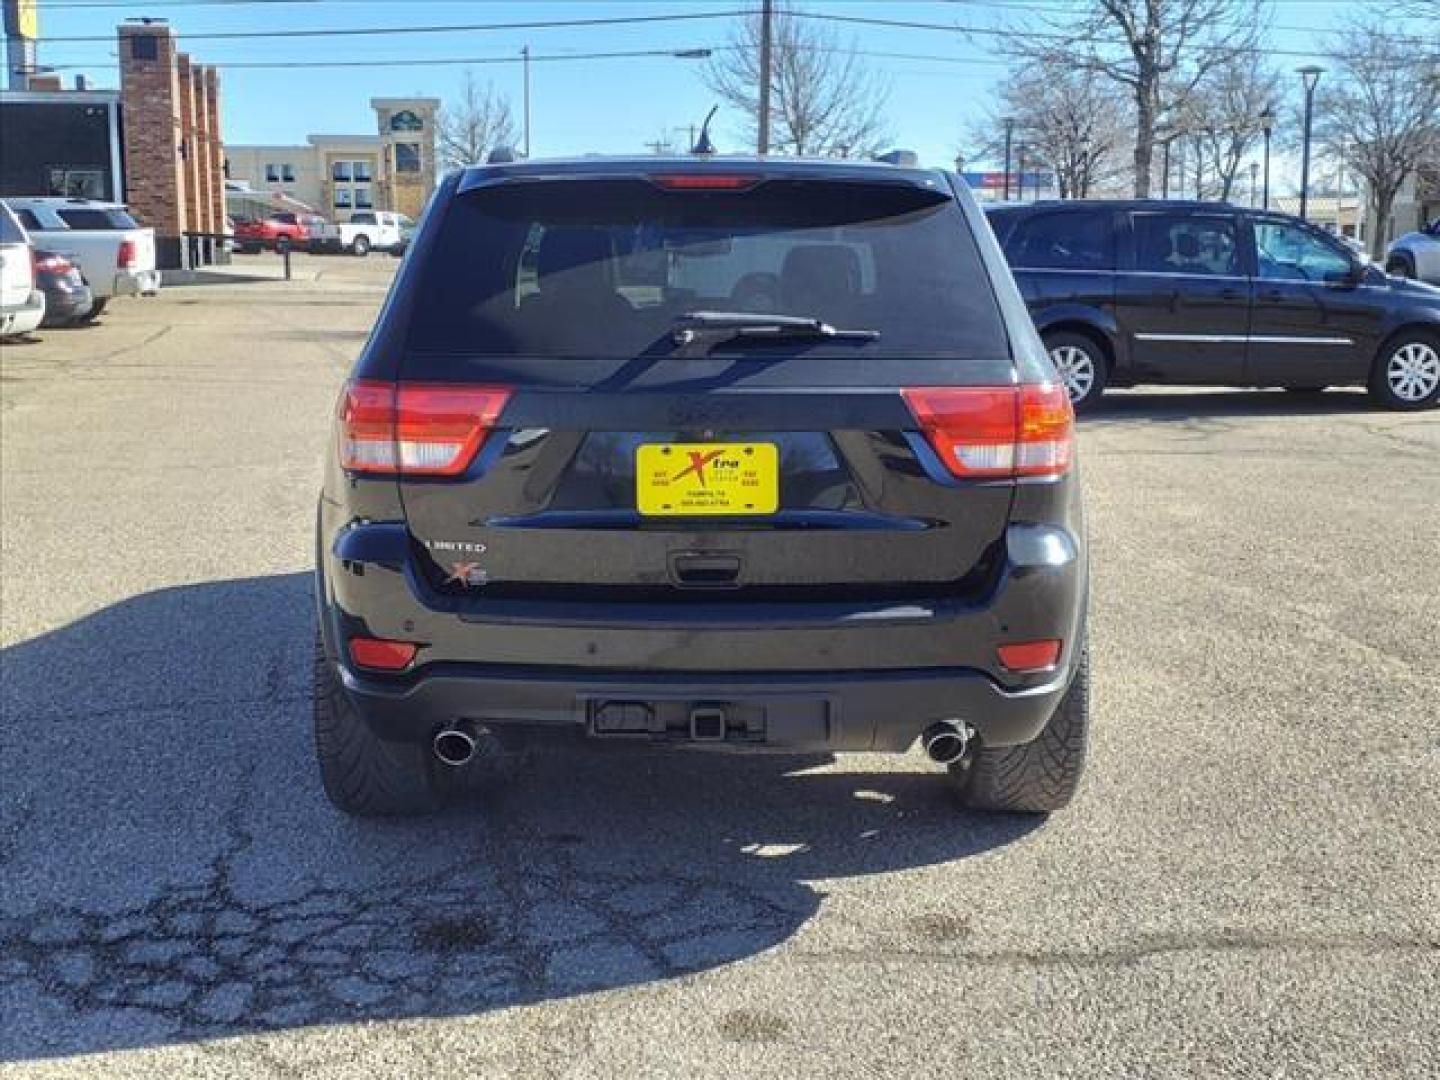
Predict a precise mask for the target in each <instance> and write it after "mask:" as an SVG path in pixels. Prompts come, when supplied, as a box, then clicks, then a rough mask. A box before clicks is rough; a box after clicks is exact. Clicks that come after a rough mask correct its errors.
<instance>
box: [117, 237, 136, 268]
mask: <svg viewBox="0 0 1440 1080" xmlns="http://www.w3.org/2000/svg"><path fill="white" fill-rule="evenodd" d="M139 261H140V249H139V247H138V246H137V245H136V243H135V241H134V240H121V241H120V247H119V250H117V251H116V252H115V265H116V267H118V268H119V269H121V270H133V269H135V264H136V263H138V262H139Z"/></svg>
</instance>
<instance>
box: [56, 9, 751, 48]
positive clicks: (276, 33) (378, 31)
mask: <svg viewBox="0 0 1440 1080" xmlns="http://www.w3.org/2000/svg"><path fill="white" fill-rule="evenodd" d="M93 2H95V3H100V2H103V0H93ZM190 2H196V0H190ZM249 2H252V3H253V2H254V0H249ZM269 2H271V3H278V2H280V0H269ZM751 14H754V12H752V11H749V10H732V11H687V12H683V13H682V12H671V13H668V14H665V15H613V16H605V17H596V18H587V19H528V20H525V21H523V22H497V23H452V24H448V25H441V26H414V25H410V26H339V27H327V28H325V29H318V28H316V29H308V28H307V29H290V30H211V31H204V32H201V33H197V34H184V35H182V36H183V37H184V39H185V40H186V41H243V40H257V39H262V38H263V39H274V38H328V37H376V36H382V35H383V36H387V37H393V36H396V35H399V34H463V33H473V32H485V31H503V30H558V29H576V28H585V27H592V28H593V27H597V26H637V25H648V24H654V23H676V22H699V21H701V20H703V19H733V18H737V17H740V16H745V15H751ZM41 40H42V43H54V44H60V43H68V42H82V41H83V42H101V41H103V42H111V41H114V40H115V35H113V34H72V35H68V36H66V35H59V36H56V37H46V38H42V39H41Z"/></svg>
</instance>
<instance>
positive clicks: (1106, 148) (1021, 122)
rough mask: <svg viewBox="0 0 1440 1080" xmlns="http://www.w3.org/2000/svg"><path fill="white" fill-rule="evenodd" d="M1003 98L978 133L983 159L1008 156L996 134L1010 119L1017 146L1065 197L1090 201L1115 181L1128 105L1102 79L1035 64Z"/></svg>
mask: <svg viewBox="0 0 1440 1080" xmlns="http://www.w3.org/2000/svg"><path fill="white" fill-rule="evenodd" d="M998 98H999V102H998V105H999V108H998V109H997V110H996V111H995V112H994V113H992V115H991V116H990V118H989V119H988V120H986V121H985V123H984V127H983V129H982V128H977V129H976V131H975V135H976V136H977V137H976V139H975V140H974V141H975V143H976V144H978V146H979V149H980V151H981V156H983V157H988V158H994V159H998V158H999V157H1000V156H1001V155H1003V154H1004V149H1003V144H1002V143H1001V142H1000V141H999V140H998V138H997V137H996V133H997V132H999V131H1000V130H1001V129H1002V127H1003V124H1004V120H1003V119H1002V117H1009V118H1011V119H1013V120H1014V121H1015V128H1014V134H1015V139H1016V141H1017V143H1024V144H1025V146H1026V147H1027V150H1028V152H1029V153H1030V154H1031V155H1032V158H1031V160H1035V159H1037V158H1038V160H1039V162H1040V163H1041V164H1042V165H1044V166H1045V167H1046V168H1048V169H1049V170H1050V171H1052V172H1053V173H1054V174H1055V184H1056V187H1057V188H1058V192H1059V195H1060V198H1062V199H1084V198H1087V197H1088V196H1089V195H1090V194H1091V192H1092V189H1093V188H1094V187H1095V186H1096V184H1097V183H1098V184H1104V183H1106V182H1107V181H1109V180H1112V179H1114V177H1115V174H1116V163H1117V161H1118V159H1119V157H1120V155H1121V154H1122V153H1123V152H1124V151H1125V149H1126V140H1127V138H1128V134H1127V127H1128V125H1129V103H1128V101H1127V100H1126V98H1125V95H1124V94H1123V93H1121V92H1120V91H1119V90H1118V89H1116V88H1115V87H1114V86H1112V85H1111V84H1110V83H1108V82H1107V81H1106V80H1105V79H1104V78H1102V77H1101V76H1100V75H1098V74H1096V73H1095V72H1093V71H1077V70H1076V69H1075V67H1074V66H1073V65H1055V64H1051V63H1047V62H1038V61H1036V62H1031V63H1028V64H1027V65H1026V66H1025V67H1024V69H1022V70H1021V71H1020V72H1018V73H1017V74H1015V75H1012V76H1011V77H1010V78H1009V79H1007V80H1006V81H1005V82H1004V83H1002V84H1001V86H1000V88H999V91H998Z"/></svg>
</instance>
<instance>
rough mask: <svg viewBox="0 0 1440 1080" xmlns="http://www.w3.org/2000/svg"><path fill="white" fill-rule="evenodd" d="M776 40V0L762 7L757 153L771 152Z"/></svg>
mask: <svg viewBox="0 0 1440 1080" xmlns="http://www.w3.org/2000/svg"><path fill="white" fill-rule="evenodd" d="M774 39H775V0H764V2H763V3H762V4H761V5H760V122H759V124H758V125H757V128H758V132H757V137H756V140H755V142H756V146H755V152H756V153H758V154H760V155H761V156H764V155H765V154H768V153H769V152H770V67H771V57H770V53H771V51H772V50H773V48H774Z"/></svg>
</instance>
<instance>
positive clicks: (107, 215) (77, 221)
mask: <svg viewBox="0 0 1440 1080" xmlns="http://www.w3.org/2000/svg"><path fill="white" fill-rule="evenodd" d="M56 213H57V214H59V215H60V220H61V221H63V222H65V224H66V225H68V226H70V228H72V229H134V228H138V226H137V225H136V223H135V219H134V218H133V217H131V216H130V215H129V214H128V213H127V212H126V211H124V210H118V209H117V210H110V209H97V208H95V207H89V206H86V207H67V208H65V209H64V210H57V211H56Z"/></svg>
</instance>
